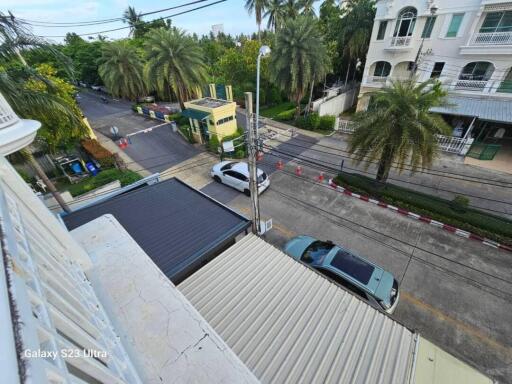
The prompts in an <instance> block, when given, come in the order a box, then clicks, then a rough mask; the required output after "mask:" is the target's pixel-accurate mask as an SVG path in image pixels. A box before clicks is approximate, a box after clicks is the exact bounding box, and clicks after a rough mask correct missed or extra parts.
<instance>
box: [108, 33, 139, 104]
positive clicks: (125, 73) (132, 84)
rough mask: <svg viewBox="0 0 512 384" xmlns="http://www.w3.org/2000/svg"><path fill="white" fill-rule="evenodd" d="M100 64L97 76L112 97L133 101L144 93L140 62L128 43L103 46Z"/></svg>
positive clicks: (118, 42)
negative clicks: (98, 75)
mask: <svg viewBox="0 0 512 384" xmlns="http://www.w3.org/2000/svg"><path fill="white" fill-rule="evenodd" d="M100 63H101V64H100V67H99V74H100V76H101V78H102V80H103V83H105V85H106V86H107V88H108V90H109V92H110V93H111V94H112V95H114V96H117V97H125V98H128V99H130V100H134V99H136V98H137V96H142V95H143V94H144V93H145V88H146V87H145V85H144V79H143V73H142V62H141V60H140V58H139V56H138V55H137V51H136V49H135V48H134V47H132V46H130V45H129V44H128V42H126V41H117V42H114V43H111V44H106V45H104V46H103V53H102V56H101V59H100Z"/></svg>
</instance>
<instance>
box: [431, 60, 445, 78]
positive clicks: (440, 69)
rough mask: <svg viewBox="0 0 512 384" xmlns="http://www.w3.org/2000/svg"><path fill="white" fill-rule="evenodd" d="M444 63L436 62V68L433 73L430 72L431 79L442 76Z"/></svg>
mask: <svg viewBox="0 0 512 384" xmlns="http://www.w3.org/2000/svg"><path fill="white" fill-rule="evenodd" d="M443 68H444V63H435V64H434V68H433V69H432V73H431V74H430V78H431V79H437V78H439V77H441V73H443Z"/></svg>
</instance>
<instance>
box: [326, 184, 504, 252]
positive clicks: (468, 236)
mask: <svg viewBox="0 0 512 384" xmlns="http://www.w3.org/2000/svg"><path fill="white" fill-rule="evenodd" d="M329 185H330V186H331V187H333V188H334V189H335V190H337V191H338V192H342V193H343V194H345V195H347V196H352V197H355V198H356V199H359V200H363V201H366V202H367V203H372V204H375V205H378V206H379V207H382V208H386V209H390V210H392V211H395V212H396V213H399V214H401V215H404V216H407V217H410V218H412V219H415V220H419V221H423V222H424V223H427V224H430V225H433V226H434V227H438V228H442V229H444V230H445V231H448V232H451V233H454V234H456V235H457V236H460V237H464V238H466V239H472V240H476V241H480V242H481V243H483V244H485V245H488V246H489V247H493V248H498V249H503V250H505V251H509V252H512V247H511V246H509V245H505V244H500V243H498V242H496V241H494V240H490V239H487V238H485V237H482V236H478V235H475V234H474V233H471V232H468V231H464V230H463V229H460V228H456V227H453V226H451V225H449V224H444V223H441V222H439V221H436V220H434V219H431V218H430V217H427V216H422V215H418V214H417V213H414V212H410V211H408V210H406V209H402V208H399V207H395V206H394V205H391V204H387V203H384V202H383V201H380V200H375V199H372V198H370V197H368V196H364V195H360V194H358V193H354V192H352V191H350V190H348V189H347V188H343V187H341V186H339V185H337V184H336V183H335V182H334V180H333V179H329Z"/></svg>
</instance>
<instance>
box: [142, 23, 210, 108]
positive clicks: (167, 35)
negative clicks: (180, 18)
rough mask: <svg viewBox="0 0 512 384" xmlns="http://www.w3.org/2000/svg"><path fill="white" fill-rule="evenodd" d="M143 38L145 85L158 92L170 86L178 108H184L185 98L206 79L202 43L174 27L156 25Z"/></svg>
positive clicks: (162, 91)
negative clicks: (177, 102)
mask: <svg viewBox="0 0 512 384" xmlns="http://www.w3.org/2000/svg"><path fill="white" fill-rule="evenodd" d="M146 38H147V40H146V42H145V43H144V48H145V50H146V58H147V65H146V73H145V74H146V79H147V83H148V86H149V87H151V88H152V89H155V90H157V91H158V92H161V93H164V92H165V88H166V87H167V86H170V87H171V88H172V90H173V91H174V93H175V94H176V97H177V98H178V101H179V103H180V106H181V109H185V104H184V101H186V100H188V99H189V98H190V96H191V95H192V94H193V92H194V91H195V90H196V89H197V87H200V86H202V85H203V84H205V82H206V79H207V72H206V65H205V64H204V57H203V52H202V50H201V47H200V46H199V44H198V43H197V42H196V41H195V40H194V39H193V38H191V37H189V36H187V35H185V32H183V31H181V30H179V29H177V28H173V29H170V30H169V29H163V28H161V29H155V30H152V31H150V32H148V34H147V35H146Z"/></svg>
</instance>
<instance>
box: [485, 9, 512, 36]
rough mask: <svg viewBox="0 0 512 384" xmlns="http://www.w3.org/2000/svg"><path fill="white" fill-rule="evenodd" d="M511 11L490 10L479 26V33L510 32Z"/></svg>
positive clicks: (511, 27) (511, 29) (511, 26)
mask: <svg viewBox="0 0 512 384" xmlns="http://www.w3.org/2000/svg"><path fill="white" fill-rule="evenodd" d="M511 31H512V11H505V12H490V13H488V14H487V15H486V16H485V20H484V22H483V23H482V26H481V27H480V33H494V32H511Z"/></svg>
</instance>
